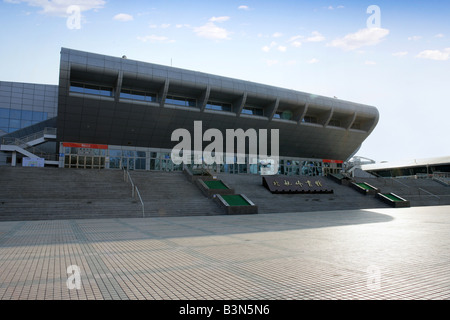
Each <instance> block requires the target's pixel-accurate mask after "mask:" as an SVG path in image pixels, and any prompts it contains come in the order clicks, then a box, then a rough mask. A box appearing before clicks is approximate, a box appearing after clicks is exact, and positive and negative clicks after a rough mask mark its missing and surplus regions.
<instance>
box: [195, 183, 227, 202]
mask: <svg viewBox="0 0 450 320" xmlns="http://www.w3.org/2000/svg"><path fill="white" fill-rule="evenodd" d="M204 181H211V180H202V179H196V182H195V183H196V184H197V186H198V188H199V189H200V190H201V192H202V193H203V194H204V195H205V196H206V197H208V198H213V196H214V195H215V194H224V195H230V194H234V189H231V188H230V187H229V186H228V185H227V184H226V183H225V182H224V181H222V180H219V181H222V183H223V184H224V185H225V186H226V187H227V188H228V189H210V188H209V187H208V186H207V185H206V184H205V182H204Z"/></svg>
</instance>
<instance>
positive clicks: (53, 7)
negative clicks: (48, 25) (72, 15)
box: [6, 0, 106, 17]
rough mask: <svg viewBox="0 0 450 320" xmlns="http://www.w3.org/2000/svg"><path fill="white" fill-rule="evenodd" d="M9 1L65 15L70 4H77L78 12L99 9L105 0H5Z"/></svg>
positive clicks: (48, 13) (61, 15)
mask: <svg viewBox="0 0 450 320" xmlns="http://www.w3.org/2000/svg"><path fill="white" fill-rule="evenodd" d="M6 2H9V3H15V4H18V3H26V4H28V5H29V6H31V7H38V8H41V9H42V10H41V11H39V13H42V14H46V15H52V16H60V17H67V16H68V14H67V9H68V8H69V7H70V6H78V7H79V8H80V12H83V11H89V10H95V9H101V8H103V6H104V5H105V3H106V1H104V0H55V1H49V0H14V1H11V0H9V1H6Z"/></svg>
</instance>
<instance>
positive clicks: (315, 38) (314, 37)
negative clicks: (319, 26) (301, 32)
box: [306, 31, 325, 42]
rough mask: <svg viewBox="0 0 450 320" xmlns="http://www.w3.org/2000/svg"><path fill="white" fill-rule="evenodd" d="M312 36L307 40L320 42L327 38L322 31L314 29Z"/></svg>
mask: <svg viewBox="0 0 450 320" xmlns="http://www.w3.org/2000/svg"><path fill="white" fill-rule="evenodd" d="M311 34H312V36H311V37H308V38H306V41H307V42H320V41H323V40H325V37H324V36H323V35H321V34H320V32H318V31H313V32H311Z"/></svg>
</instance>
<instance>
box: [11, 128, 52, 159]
mask: <svg viewBox="0 0 450 320" xmlns="http://www.w3.org/2000/svg"><path fill="white" fill-rule="evenodd" d="M56 130H57V129H56V128H44V130H41V131H39V132H35V133H33V134H30V135H27V136H24V137H21V138H15V137H5V138H2V144H4V145H13V146H17V147H19V148H22V149H24V150H26V151H28V152H30V153H32V154H34V155H36V156H38V157H40V158H44V159H45V160H52V161H56V160H58V155H57V154H49V153H47V152H45V151H43V150H42V149H40V148H38V147H36V146H30V145H29V144H28V142H30V141H33V140H36V139H39V138H42V137H44V136H45V135H56Z"/></svg>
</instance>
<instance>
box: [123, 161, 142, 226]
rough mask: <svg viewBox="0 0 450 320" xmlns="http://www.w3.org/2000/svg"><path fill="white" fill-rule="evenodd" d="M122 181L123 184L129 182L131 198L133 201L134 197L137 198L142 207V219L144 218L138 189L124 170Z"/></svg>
mask: <svg viewBox="0 0 450 320" xmlns="http://www.w3.org/2000/svg"><path fill="white" fill-rule="evenodd" d="M123 180H124V181H125V182H130V184H131V197H132V198H133V199H134V198H135V197H136V195H137V196H138V198H139V201H140V202H141V206H142V218H145V209H144V201H142V197H141V193H140V192H139V189H138V187H137V186H136V185H135V184H134V182H133V179H131V176H130V172H129V171H128V170H126V169H123Z"/></svg>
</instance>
